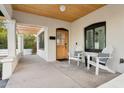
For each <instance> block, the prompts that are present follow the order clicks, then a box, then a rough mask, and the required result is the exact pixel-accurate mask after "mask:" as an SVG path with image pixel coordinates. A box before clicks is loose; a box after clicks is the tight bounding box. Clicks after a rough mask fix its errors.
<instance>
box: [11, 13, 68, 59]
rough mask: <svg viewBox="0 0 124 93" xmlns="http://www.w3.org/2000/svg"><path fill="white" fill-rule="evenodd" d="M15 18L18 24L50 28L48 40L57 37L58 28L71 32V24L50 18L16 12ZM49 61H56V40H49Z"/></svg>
mask: <svg viewBox="0 0 124 93" xmlns="http://www.w3.org/2000/svg"><path fill="white" fill-rule="evenodd" d="M13 18H14V19H16V21H17V23H25V24H34V25H40V26H46V27H48V38H49V36H56V28H66V29H68V30H69V31H70V23H69V22H65V21H61V20H57V19H52V18H48V17H43V16H38V15H33V14H29V13H24V12H19V11H14V12H13ZM47 42H48V44H49V45H48V61H55V60H56V40H49V39H48V41H47Z"/></svg>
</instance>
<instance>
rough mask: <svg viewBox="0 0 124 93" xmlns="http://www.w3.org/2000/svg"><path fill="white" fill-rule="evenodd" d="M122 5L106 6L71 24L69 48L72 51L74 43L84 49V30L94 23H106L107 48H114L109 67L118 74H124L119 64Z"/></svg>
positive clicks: (123, 29)
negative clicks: (110, 46)
mask: <svg viewBox="0 0 124 93" xmlns="http://www.w3.org/2000/svg"><path fill="white" fill-rule="evenodd" d="M123 10H124V5H106V6H104V7H102V8H100V9H98V10H96V11H94V12H92V13H90V14H88V15H86V16H85V17H82V18H80V19H78V20H76V21H74V22H73V23H72V24H71V35H70V47H71V50H73V48H74V45H75V42H78V48H80V49H84V28H85V27H86V26H88V25H90V24H93V23H96V22H102V21H106V42H107V46H109V45H112V46H113V48H114V53H113V54H114V59H113V61H112V62H111V63H110V64H109V66H110V67H111V68H112V69H114V70H116V71H119V72H124V64H119V59H120V57H123V58H124V43H123V40H124V11H123Z"/></svg>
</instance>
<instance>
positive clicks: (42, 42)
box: [39, 32, 45, 49]
mask: <svg viewBox="0 0 124 93" xmlns="http://www.w3.org/2000/svg"><path fill="white" fill-rule="evenodd" d="M44 43H45V42H44V32H42V33H41V34H40V35H39V48H40V49H44V46H45V44H44Z"/></svg>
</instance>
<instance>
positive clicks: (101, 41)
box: [95, 26, 105, 49]
mask: <svg viewBox="0 0 124 93" xmlns="http://www.w3.org/2000/svg"><path fill="white" fill-rule="evenodd" d="M103 48H105V26H101V27H98V28H95V49H103Z"/></svg>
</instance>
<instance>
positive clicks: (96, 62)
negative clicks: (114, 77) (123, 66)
mask: <svg viewBox="0 0 124 93" xmlns="http://www.w3.org/2000/svg"><path fill="white" fill-rule="evenodd" d="M112 53H113V48H112V47H107V48H104V49H103V51H102V53H99V54H98V55H97V56H96V57H93V56H90V55H89V54H87V69H90V65H92V66H95V67H96V69H95V75H98V74H99V68H101V69H104V70H107V71H108V72H111V73H115V72H114V71H113V70H111V69H109V68H108V66H107V62H110V61H111V59H112ZM91 57H92V60H91V59H90V58H91Z"/></svg>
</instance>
